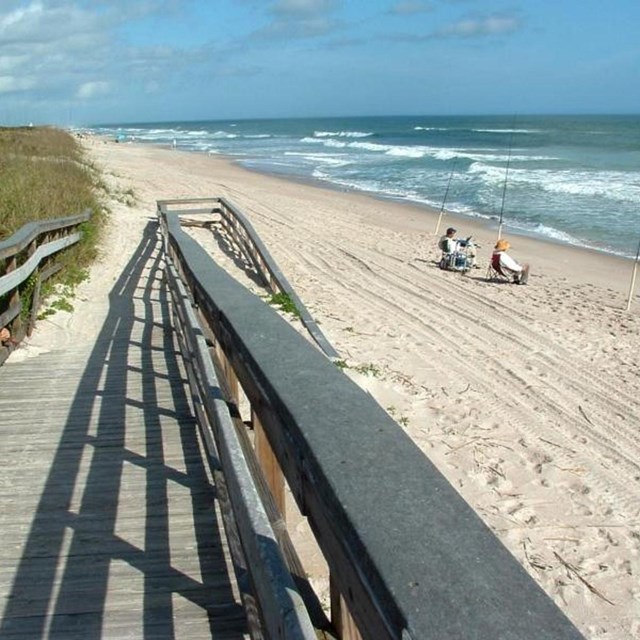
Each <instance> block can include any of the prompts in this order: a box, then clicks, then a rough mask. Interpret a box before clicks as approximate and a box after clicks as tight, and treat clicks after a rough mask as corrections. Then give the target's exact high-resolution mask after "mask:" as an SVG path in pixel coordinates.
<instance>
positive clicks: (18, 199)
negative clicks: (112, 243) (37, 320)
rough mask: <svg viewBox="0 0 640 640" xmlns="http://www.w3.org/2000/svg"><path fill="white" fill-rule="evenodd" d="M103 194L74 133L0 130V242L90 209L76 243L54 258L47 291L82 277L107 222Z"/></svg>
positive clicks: (97, 175) (0, 267) (44, 129)
mask: <svg viewBox="0 0 640 640" xmlns="http://www.w3.org/2000/svg"><path fill="white" fill-rule="evenodd" d="M105 191H106V189H105V186H104V183H103V181H102V179H101V175H100V172H99V171H98V169H97V168H96V167H95V166H94V165H93V164H92V163H91V162H90V161H89V160H88V159H87V158H86V157H85V154H84V152H83V149H82V147H81V145H80V144H79V142H78V140H77V139H76V138H75V136H74V135H73V134H71V133H69V132H66V131H63V130H61V129H55V128H52V127H12V128H4V127H0V242H1V241H3V240H7V239H8V238H9V237H10V236H11V235H13V234H14V233H15V232H16V231H18V230H19V229H20V228H21V227H23V226H24V225H25V224H27V223H29V222H35V221H38V220H44V219H50V218H62V217H67V216H73V215H76V214H79V213H82V212H84V211H86V210H90V211H91V218H90V219H89V221H88V222H86V223H83V224H82V227H81V228H82V231H83V234H82V235H83V237H82V240H81V242H79V243H78V244H76V245H74V246H73V247H71V248H70V249H68V250H67V251H64V252H62V253H61V254H60V256H59V257H56V261H57V262H59V263H60V264H61V266H62V270H61V271H60V272H59V273H58V274H56V276H55V277H54V278H53V279H52V280H51V281H49V282H47V284H46V289H49V290H51V288H52V287H53V286H54V285H55V284H56V283H58V284H61V285H63V286H66V287H67V288H69V287H71V288H73V287H74V286H75V285H76V284H77V283H78V282H80V281H81V280H82V279H84V278H85V277H86V274H87V267H88V266H89V264H90V263H91V262H92V261H93V260H94V259H95V257H96V255H97V250H98V243H99V240H100V231H101V229H102V228H103V226H104V223H105V220H106V214H107V210H106V207H105V206H104V205H103V204H102V202H101V199H104V198H102V196H103V195H104V193H105ZM2 262H3V261H1V260H0V275H2V273H3V272H4V265H3V264H2ZM24 287H29V283H25V285H24ZM22 294H28V292H27V291H21V295H22ZM43 294H46V290H45V291H43ZM27 297H28V295H27ZM25 302H26V301H25ZM3 303H4V305H5V306H6V303H7V301H6V300H4V301H3V300H0V312H1V311H2V308H1V307H2V306H3ZM23 309H25V310H26V309H28V305H26V304H25V305H23Z"/></svg>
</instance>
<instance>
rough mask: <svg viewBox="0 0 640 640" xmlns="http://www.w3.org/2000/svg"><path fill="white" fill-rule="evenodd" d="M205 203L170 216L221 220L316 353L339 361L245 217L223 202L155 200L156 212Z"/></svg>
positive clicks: (216, 200)
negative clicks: (285, 302)
mask: <svg viewBox="0 0 640 640" xmlns="http://www.w3.org/2000/svg"><path fill="white" fill-rule="evenodd" d="M207 203H209V205H210V206H208V207H199V208H197V209H182V208H181V209H179V210H174V211H173V213H177V214H179V215H181V216H184V215H192V214H202V213H212V214H214V213H217V214H219V215H220V216H221V218H222V220H223V224H224V227H225V229H226V231H227V232H228V233H229V235H230V236H231V238H232V239H233V240H234V242H235V243H236V246H237V247H238V248H239V249H240V251H242V253H243V255H244V257H245V259H246V260H247V262H249V263H250V264H252V265H253V266H254V268H255V269H256V271H257V272H258V274H260V276H261V277H262V279H263V280H264V282H265V284H266V285H267V286H268V287H269V289H270V290H271V292H272V293H278V292H282V293H284V294H286V295H287V296H288V297H289V299H290V300H291V301H292V302H293V304H294V305H295V307H296V309H297V310H298V313H299V314H300V321H301V322H302V324H303V325H304V327H305V328H306V329H307V331H308V332H309V334H310V335H311V337H312V338H313V339H314V341H315V342H316V344H317V345H318V346H319V347H320V349H322V351H323V352H324V353H325V355H326V356H327V357H329V358H332V359H336V358H339V357H340V354H339V353H338V352H337V351H336V350H335V348H334V347H333V345H332V344H331V343H330V342H329V341H328V340H327V338H326V337H325V335H324V333H323V332H322V330H321V329H320V327H319V326H318V323H317V322H316V320H315V319H314V318H313V316H312V315H311V314H310V313H309V311H308V310H307V308H306V307H305V305H304V303H303V302H302V300H301V299H300V297H299V296H298V294H297V293H296V291H295V289H294V288H293V287H292V286H291V285H290V284H289V281H288V280H287V278H286V276H285V275H284V273H282V271H281V270H280V267H278V265H277V263H276V261H275V260H274V259H273V258H272V257H271V254H270V253H269V250H268V249H267V247H266V246H265V244H264V243H263V242H262V240H261V239H260V236H259V235H258V234H257V232H256V231H255V229H254V228H253V225H252V224H251V222H250V221H249V219H248V218H247V216H246V215H245V214H244V213H242V211H240V209H238V207H236V206H235V205H232V204H231V203H230V202H229V201H227V200H225V199H224V198H187V199H174V200H159V201H158V209H159V210H164V211H168V210H169V207H170V206H171V205H180V206H181V207H184V205H186V204H200V205H202V204H207Z"/></svg>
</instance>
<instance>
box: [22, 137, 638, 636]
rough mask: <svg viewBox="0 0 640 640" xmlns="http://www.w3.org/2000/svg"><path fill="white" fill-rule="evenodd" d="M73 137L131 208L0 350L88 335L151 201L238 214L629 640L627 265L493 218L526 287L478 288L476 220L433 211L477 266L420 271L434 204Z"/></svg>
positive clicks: (594, 619) (489, 243)
mask: <svg viewBox="0 0 640 640" xmlns="http://www.w3.org/2000/svg"><path fill="white" fill-rule="evenodd" d="M83 144H85V146H86V148H87V150H88V153H89V155H90V157H91V158H92V159H93V160H94V162H95V163H96V164H97V165H98V166H99V167H100V168H101V169H102V170H103V171H104V174H105V180H106V182H107V183H108V184H109V185H110V187H111V189H112V190H113V192H114V193H115V194H116V195H117V194H125V193H126V192H127V190H129V189H132V190H133V193H134V195H135V199H136V202H135V204H134V205H133V206H128V205H127V204H125V203H124V202H123V201H124V200H125V198H124V197H121V198H116V199H114V200H113V201H112V202H111V203H110V207H111V209H112V215H111V218H110V226H109V232H108V234H107V237H106V239H105V243H104V249H103V252H102V256H101V258H100V259H99V261H98V263H97V264H96V265H95V267H94V268H93V270H92V274H91V279H90V280H89V281H88V282H86V283H83V285H82V286H81V287H80V289H79V292H78V294H79V295H78V299H77V301H76V304H75V307H76V310H75V312H74V313H73V314H63V313H60V314H56V315H55V316H53V317H52V318H50V319H48V320H45V321H42V322H40V323H39V325H38V327H37V329H36V331H35V333H34V335H33V336H32V338H31V339H30V340H29V341H28V343H27V344H26V345H25V346H23V347H22V348H20V349H18V350H17V351H16V352H15V353H14V354H12V356H11V357H12V358H20V357H37V355H38V353H40V352H42V351H46V350H50V349H52V348H54V346H55V348H61V346H64V345H65V344H71V343H72V342H73V341H76V340H78V339H87V340H90V339H91V336H92V335H95V333H96V332H97V330H98V328H99V327H100V326H101V321H102V318H103V317H104V314H105V310H106V305H107V295H108V292H109V289H110V287H111V286H112V284H113V282H114V281H115V279H116V278H117V276H118V275H119V273H120V271H121V269H122V267H123V265H124V264H125V263H126V260H127V259H128V258H129V257H130V256H131V254H132V253H133V251H134V250H135V248H136V247H137V245H138V242H139V241H140V238H141V233H142V229H143V227H144V226H145V224H146V223H147V222H148V221H149V220H150V219H154V218H155V208H156V200H159V199H169V198H187V197H217V196H222V197H225V198H227V199H228V200H230V201H231V202H232V203H233V204H234V205H236V206H237V207H238V208H239V209H240V210H241V211H243V212H244V213H245V214H246V215H247V216H248V217H249V219H250V220H251V222H252V224H253V225H254V227H255V228H256V230H257V231H258V232H259V234H260V236H261V238H262V239H263V241H264V242H265V244H266V246H267V247H268V249H269V251H270V252H271V254H272V255H273V257H274V258H275V259H276V261H277V262H278V264H279V266H280V268H281V269H282V271H283V272H284V274H285V275H286V277H287V278H288V279H289V281H290V283H291V284H292V285H293V286H294V288H295V289H296V291H297V293H298V295H299V296H300V298H301V299H302V300H303V302H304V303H305V305H306V306H307V308H308V309H309V311H310V312H311V313H312V314H313V315H314V317H315V318H316V319H317V320H318V321H319V323H320V326H321V328H322V330H323V331H324V333H325V335H326V336H327V337H328V339H329V340H330V341H331V343H332V344H333V345H334V347H335V348H336V349H337V350H338V352H339V353H340V354H341V355H342V358H343V359H344V361H345V362H346V364H347V367H348V368H347V369H345V372H346V373H347V374H348V375H350V376H352V377H353V378H354V379H355V380H356V381H357V382H358V383H359V384H360V385H362V386H363V387H364V388H365V389H367V390H368V391H369V392H370V393H371V394H372V395H373V396H374V398H375V399H376V400H377V401H378V402H379V403H380V404H381V405H382V406H383V407H384V408H385V409H386V410H387V411H388V412H389V413H390V414H391V415H392V416H393V417H394V418H395V419H396V421H397V422H398V423H399V424H400V425H401V427H402V428H403V429H405V430H406V432H407V433H408V434H409V435H410V436H411V437H412V439H413V440H414V442H415V443H416V444H417V445H418V446H419V447H420V448H421V449H422V451H423V452H424V453H425V455H427V456H428V457H429V458H430V459H431V460H432V461H433V462H434V463H435V464H436V465H437V466H438V468H439V469H440V470H441V471H442V473H443V474H444V475H445V476H446V477H447V478H448V479H449V481H450V482H451V483H452V484H453V485H454V486H455V487H456V489H457V490H458V491H459V492H460V494H461V495H462V496H463V497H464V498H465V500H467V502H469V504H471V505H472V507H473V508H474V509H475V510H476V512H477V513H478V514H479V515H480V516H481V517H482V518H483V519H484V521H485V522H486V523H487V524H488V525H489V526H490V527H491V528H492V530H493V531H494V532H495V533H496V535H497V536H498V537H499V538H500V539H501V540H502V542H503V543H504V544H505V545H506V546H507V548H508V549H509V550H510V551H511V552H512V553H513V555H515V556H516V557H517V558H518V559H519V561H520V562H521V563H522V565H523V566H524V567H525V569H526V570H527V571H528V572H529V574H530V575H531V576H532V577H533V578H534V579H535V580H536V581H537V582H538V583H539V584H540V585H541V586H542V587H543V588H544V589H545V590H546V591H547V593H548V594H549V595H550V596H551V597H552V598H553V599H554V600H555V602H556V603H557V604H558V605H559V606H560V607H561V608H562V609H563V610H564V611H565V612H566V614H567V615H568V616H569V618H570V619H571V620H572V621H573V622H574V623H575V624H576V625H577V627H578V628H579V629H580V630H581V631H582V632H583V633H584V634H585V636H586V637H588V638H603V639H605V638H606V639H607V640H613V639H615V640H626V639H628V638H640V579H639V578H640V559H639V552H640V497H639V496H640V367H639V364H638V360H637V354H638V336H639V334H640V297H639V296H638V295H636V296H635V298H634V300H633V303H632V308H631V312H626V311H625V307H626V301H627V294H628V290H629V283H630V278H631V269H632V266H633V265H632V262H631V261H629V260H623V259H618V258H615V257H613V256H607V255H604V254H599V253H597V252H593V251H587V250H581V249H578V248H573V247H568V246H563V245H560V244H554V243H551V242H543V241H538V240H536V239H533V238H530V237H524V236H516V235H512V234H510V233H509V229H508V228H506V229H505V230H504V231H503V236H506V237H507V238H508V239H509V240H510V241H511V244H512V251H511V253H512V255H513V256H514V257H515V258H516V259H518V260H519V261H522V262H529V263H530V264H531V277H530V280H529V284H528V285H527V286H516V285H510V284H500V283H490V282H487V281H486V280H485V275H486V266H487V263H488V260H489V257H490V255H491V249H492V247H493V244H494V243H495V239H496V229H495V228H493V227H491V226H490V225H486V224H482V223H480V222H478V221H474V220H471V219H466V218H465V219H461V218H455V217H452V216H450V215H447V216H445V218H444V221H443V223H442V225H441V228H445V227H447V226H450V225H452V226H454V227H456V228H457V229H458V235H459V236H462V237H466V236H469V235H473V237H474V240H475V241H476V242H477V243H478V245H479V251H478V262H479V265H480V268H479V269H475V270H472V271H470V272H469V273H468V274H466V275H461V274H459V273H455V272H447V271H441V270H440V269H438V268H437V265H436V263H437V260H438V258H439V254H440V252H439V250H438V249H437V247H436V243H437V238H436V237H435V236H434V233H433V231H434V229H435V221H436V218H437V212H433V211H429V210H427V209H425V208H422V207H417V206H411V205H409V204H404V203H398V202H393V201H389V200H381V199H376V198H373V197H369V196H367V195H363V194H358V193H352V192H340V191H338V190H336V189H325V188H321V187H318V186H314V185H309V184H302V183H300V182H297V181H289V180H284V179H282V178H279V177H274V176H268V175H262V174H258V173H253V172H249V171H246V170H244V169H242V168H240V167H238V166H237V165H235V164H233V163H232V162H230V161H228V160H226V159H222V158H219V157H215V156H208V155H198V154H193V153H184V152H180V151H175V150H171V149H162V148H157V147H151V146H143V145H135V144H115V143H113V142H111V141H106V140H102V139H98V138H88V139H85V140H84V141H83ZM200 233H204V234H208V235H209V236H211V234H210V232H208V231H200ZM214 245H215V246H217V245H216V243H212V246H214ZM220 259H221V260H222V261H224V258H223V257H222V258H220ZM638 288H640V287H638ZM300 531H301V534H300V535H301V536H302V527H301V529H300ZM425 535H428V532H425ZM303 560H304V558H303ZM320 564H321V563H317V566H318V567H319V566H320ZM315 567H316V563H314V562H311V564H310V566H309V567H308V570H309V572H310V573H311V577H312V578H314V579H316V582H317V583H318V584H321V583H322V576H321V575H318V576H314V570H315V569H314V568H315ZM318 571H320V569H318Z"/></svg>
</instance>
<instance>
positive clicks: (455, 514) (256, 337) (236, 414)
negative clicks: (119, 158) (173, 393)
mask: <svg viewBox="0 0 640 640" xmlns="http://www.w3.org/2000/svg"><path fill="white" fill-rule="evenodd" d="M159 216H160V221H161V227H162V229H163V234H164V236H165V252H166V261H167V279H168V281H169V284H170V287H171V290H172V295H173V297H174V299H175V301H176V309H177V310H176V315H177V316H182V318H181V319H180V321H179V324H178V325H177V327H176V328H177V329H178V331H179V332H181V333H182V334H183V335H182V343H183V345H184V349H185V352H184V353H185V359H186V361H187V364H188V369H189V371H190V373H189V378H190V381H191V382H192V387H191V388H192V393H193V396H194V405H195V406H196V408H197V412H198V417H199V422H200V428H201V429H202V432H203V435H204V436H205V440H206V441H207V443H208V445H209V447H210V455H211V460H212V462H213V463H214V464H215V462H216V460H219V461H220V463H221V467H222V471H223V473H224V477H225V479H226V481H227V483H228V486H229V494H230V498H231V500H230V503H231V507H232V510H233V514H234V516H235V521H236V523H237V525H238V529H239V530H240V535H239V537H240V540H241V542H242V549H243V552H244V556H245V558H246V561H245V563H244V566H245V567H246V568H247V570H248V571H249V572H250V575H251V577H252V583H253V584H254V586H255V596H256V599H257V608H258V610H259V611H260V612H261V616H262V618H263V620H265V621H266V625H265V626H266V627H267V629H268V631H267V636H268V637H271V638H280V637H282V638H284V637H287V638H288V637H301V636H302V637H308V633H309V629H308V625H307V622H306V620H305V618H304V616H303V615H302V614H300V610H299V608H298V607H299V600H298V597H297V595H294V594H295V592H293V591H292V588H291V582H290V581H289V580H288V579H287V578H286V576H283V571H282V563H281V558H282V557H283V556H286V553H287V552H286V551H285V550H283V551H282V552H280V551H278V550H276V549H275V548H274V544H273V540H274V537H273V535H272V533H271V530H273V531H274V535H275V534H276V533H277V532H278V531H279V530H280V529H281V528H282V527H281V525H282V522H283V521H284V520H285V519H286V514H285V513H284V499H283V495H284V491H283V482H284V480H283V477H284V478H286V482H287V483H288V486H289V488H290V489H291V492H292V494H293V496H294V498H295V500H296V503H297V505H298V507H299V509H300V511H301V513H303V514H304V515H306V516H307V517H308V520H309V523H310V526H311V530H312V531H313V533H314V535H315V537H316V539H317V542H318V544H319V546H320V548H321V550H322V552H323V555H324V557H325V559H326V561H327V564H328V566H329V570H330V574H331V575H330V580H331V588H332V594H331V595H332V598H331V619H332V622H333V629H334V631H335V633H336V634H337V635H338V636H339V637H341V638H349V639H351V638H365V639H370V640H386V639H397V640H400V639H402V640H411V639H413V640H418V639H426V638H429V639H443V638H487V639H489V638H491V639H494V638H502V639H513V640H516V639H517V640H525V639H531V640H533V639H535V640H542V639H549V640H550V639H553V640H559V639H561V638H562V639H564V638H581V637H582V636H581V635H580V633H579V632H578V631H577V629H576V628H575V627H574V626H573V625H572V624H571V623H570V621H569V620H568V619H567V618H566V617H565V616H564V614H563V613H562V612H561V611H560V610H559V609H558V608H557V607H556V605H555V604H554V603H553V601H552V600H551V599H550V598H549V597H548V596H547V595H546V594H545V593H544V592H543V591H542V589H541V588H540V587H539V586H538V585H537V584H536V583H535V582H534V581H533V580H532V579H531V578H530V576H529V575H528V574H527V573H526V571H525V570H524V569H523V568H522V566H521V565H520V564H519V563H518V562H517V560H516V559H515V558H514V557H513V556H512V555H511V554H510V553H509V552H508V551H507V550H506V549H505V547H504V546H503V545H502V544H501V543H500V541H499V540H498V539H497V538H496V537H495V535H494V534H493V533H492V532H491V530H490V529H489V528H488V527H487V526H486V525H485V524H484V523H483V522H482V520H481V519H480V518H479V517H478V516H477V515H476V514H475V512H474V511H473V510H472V509H471V508H470V507H469V505H467V503H466V502H465V501H464V500H463V499H462V498H461V496H460V495H459V494H458V493H457V492H456V490H455V489H454V488H453V487H452V486H451V485H450V484H449V483H448V481H447V480H446V479H445V478H444V476H443V475H442V474H441V473H440V472H439V471H438V470H437V469H436V468H435V467H434V466H433V465H432V464H431V463H430V461H429V460H428V459H427V458H426V457H425V456H424V454H423V453H422V452H421V451H420V450H419V449H418V447H417V446H416V445H415V444H414V443H413V442H412V441H411V440H410V438H409V437H408V436H407V435H406V434H405V433H404V432H403V430H402V429H401V428H400V427H399V425H397V424H396V423H395V422H394V421H393V420H392V419H391V418H390V417H389V416H388V415H387V413H386V412H385V411H384V410H383V409H382V408H381V407H380V406H379V405H378V404H377V403H376V402H375V401H374V400H373V399H372V398H371V397H370V396H369V395H368V394H367V393H365V392H364V391H363V390H361V389H360V388H359V387H358V386H357V385H356V384H355V383H353V382H352V381H351V380H350V379H349V378H348V377H347V376H346V375H344V373H343V372H342V371H340V370H339V369H338V367H336V366H335V365H334V364H333V363H332V362H331V360H330V359H328V358H327V357H326V356H325V355H324V354H322V353H321V352H320V351H318V350H317V349H316V348H314V346H313V345H311V344H310V343H309V342H308V341H307V340H305V339H304V337H302V336H300V335H299V334H298V333H297V332H296V331H295V330H294V329H293V328H292V327H291V326H290V325H289V324H288V323H287V322H286V321H285V320H284V319H283V318H281V317H280V316H279V315H278V314H277V313H276V312H275V311H274V310H273V309H272V308H271V307H269V305H267V304H265V303H264V302H263V301H262V300H260V299H259V298H258V297H257V296H255V295H253V294H251V293H250V292H249V291H248V290H246V289H245V288H244V287H242V286H241V285H239V284H238V283H237V282H236V281H235V280H233V279H232V278H231V277H230V276H229V275H228V274H227V273H226V272H225V271H224V270H223V269H221V268H220V267H218V266H217V265H216V264H215V263H214V262H213V260H212V259H211V258H210V256H209V255H208V254H207V253H206V252H205V250H204V249H203V248H202V247H201V246H200V245H198V243H197V242H196V241H195V240H193V239H192V238H191V237H189V236H188V235H187V234H186V233H185V232H184V231H183V230H182V229H181V226H180V214H179V212H177V211H175V210H171V208H170V206H169V204H168V203H167V202H164V203H159ZM185 327H186V328H185ZM216 374H217V375H216ZM241 408H242V411H243V412H244V413H245V414H246V415H242V414H241ZM227 410H229V411H230V415H231V416H233V417H232V423H233V425H234V427H235V429H232V428H231V426H230V423H229V419H228V417H227V413H226V412H227ZM247 426H248V427H249V428H250V429H251V430H252V432H253V439H254V446H255V452H254V449H252V448H250V447H247V446H246V439H247V438H246V436H245V444H243V436H242V435H241V434H242V433H243V432H244V433H245V434H246V427H247ZM234 432H235V434H236V436H237V441H236V440H235V439H234V438H235V436H233V434H234ZM243 458H244V459H243ZM254 458H257V459H258V460H259V462H260V465H261V468H262V470H263V471H262V473H257V472H256V470H255V469H253V465H252V462H251V461H252V460H253V459H254ZM250 474H251V475H252V476H253V478H254V480H255V479H256V478H258V477H262V476H264V477H263V478H262V479H263V480H264V481H265V482H266V484H268V485H269V487H270V488H271V492H272V496H271V497H270V502H272V503H273V502H275V504H277V505H278V506H279V508H280V511H281V519H280V520H277V521H274V519H273V515H271V516H268V519H270V520H271V530H269V527H267V523H266V521H265V515H264V514H265V507H263V506H262V505H261V504H260V503H259V502H258V501H257V499H256V493H255V491H254V489H253V488H250V487H248V485H251V484H252V483H251V482H250ZM259 493H260V492H259V491H258V494H259ZM250 521H253V524H250V525H247V523H249V522H250ZM274 522H275V524H274ZM261 527H263V528H262V529H261ZM285 539H286V537H285ZM294 573H295V572H294ZM294 582H295V580H294ZM269 592H271V593H270V594H269ZM300 593H301V594H302V591H301V592H300ZM285 596H286V597H285ZM305 602H306V601H305ZM282 615H284V618H283V619H284V620H286V621H287V622H288V623H290V624H288V626H287V630H285V629H283V628H282V625H281V626H280V627H278V625H277V622H276V621H277V619H278V616H282ZM310 615H312V612H310ZM294 622H295V623H294ZM314 625H316V627H317V626H318V625H317V624H316V623H315V622H314ZM294 630H295V632H294ZM289 631H291V635H288V633H289Z"/></svg>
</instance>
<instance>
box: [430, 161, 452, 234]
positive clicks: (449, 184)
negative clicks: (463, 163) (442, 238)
mask: <svg viewBox="0 0 640 640" xmlns="http://www.w3.org/2000/svg"><path fill="white" fill-rule="evenodd" d="M456 160H457V158H454V159H453V166H452V167H451V173H450V174H449V181H448V182H447V188H446V190H445V192H444V199H443V200H442V206H441V207H440V215H439V216H438V222H437V223H436V230H435V231H434V232H433V234H434V235H436V236H437V235H438V229H439V228H440V222H441V221H442V215H443V213H444V205H445V203H446V202H447V195H448V194H449V187H450V186H451V179H452V178H453V172H454V171H455V168H456Z"/></svg>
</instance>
